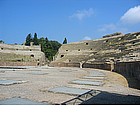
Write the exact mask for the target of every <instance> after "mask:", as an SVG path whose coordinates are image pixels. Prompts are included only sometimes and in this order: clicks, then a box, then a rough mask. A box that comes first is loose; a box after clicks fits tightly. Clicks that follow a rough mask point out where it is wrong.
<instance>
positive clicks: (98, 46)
mask: <svg viewBox="0 0 140 140" xmlns="http://www.w3.org/2000/svg"><path fill="white" fill-rule="evenodd" d="M50 66H60V67H63V66H64V67H80V68H82V67H83V68H97V69H104V70H110V71H115V72H118V73H121V74H122V75H124V76H126V75H127V76H126V77H129V78H130V77H133V78H135V79H136V80H138V81H139V83H140V32H135V33H128V34H122V33H114V34H110V35H106V36H103V38H100V39H96V40H87V41H81V42H76V43H70V44H63V45H62V46H61V48H60V49H59V52H58V53H57V55H56V56H55V59H54V61H53V62H52V63H51V64H50ZM139 85H140V84H139Z"/></svg>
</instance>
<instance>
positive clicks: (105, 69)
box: [0, 32, 140, 105]
mask: <svg viewBox="0 0 140 140" xmlns="http://www.w3.org/2000/svg"><path fill="white" fill-rule="evenodd" d="M0 104H1V105H4V104H38V105H39V104H42V105H46V104H47V105H79V104H83V105H88V104H91V105H93V104H140V32H135V33H128V34H122V33H119V32H118V33H114V34H109V35H105V36H103V37H102V38H100V39H96V40H85V41H80V42H74V43H69V44H63V45H62V46H61V47H60V48H59V50H58V52H57V54H56V55H55V57H54V59H53V61H52V62H50V63H48V61H47V60H46V59H45V55H44V53H43V52H41V46H34V45H32V44H31V46H25V45H10V44H3V43H1V44H0Z"/></svg>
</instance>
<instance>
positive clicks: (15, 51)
mask: <svg viewBox="0 0 140 140" xmlns="http://www.w3.org/2000/svg"><path fill="white" fill-rule="evenodd" d="M43 64H45V55H44V53H43V52H41V47H40V46H25V45H9V44H0V66H6V65H7V66H8V65H10V66H11V65H14V66H15V65H18V66H19V65H22V66H24V65H31V66H33V65H34V66H36V65H43Z"/></svg>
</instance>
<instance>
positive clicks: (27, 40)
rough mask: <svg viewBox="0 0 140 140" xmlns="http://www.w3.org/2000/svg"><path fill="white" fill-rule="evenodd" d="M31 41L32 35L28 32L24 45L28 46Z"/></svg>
mask: <svg viewBox="0 0 140 140" xmlns="http://www.w3.org/2000/svg"><path fill="white" fill-rule="evenodd" d="M31 42H32V35H31V34H28V35H27V37H26V42H25V45H26V46H30V43H31Z"/></svg>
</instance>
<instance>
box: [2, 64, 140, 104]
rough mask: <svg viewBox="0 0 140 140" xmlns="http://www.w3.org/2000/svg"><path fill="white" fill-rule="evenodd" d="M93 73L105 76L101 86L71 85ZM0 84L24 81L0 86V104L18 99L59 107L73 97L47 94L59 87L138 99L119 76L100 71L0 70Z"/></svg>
mask: <svg viewBox="0 0 140 140" xmlns="http://www.w3.org/2000/svg"><path fill="white" fill-rule="evenodd" d="M93 71H94V73H96V72H97V73H99V72H101V73H103V74H104V75H105V77H104V78H101V79H102V80H103V82H104V85H103V86H90V85H77V84H72V83H71V82H72V81H74V80H77V79H81V78H83V77H85V76H90V73H91V72H93ZM94 79H95V78H94ZM97 79H98V78H97ZM0 80H19V81H26V82H24V83H22V84H13V85H8V86H4V85H0V100H3V99H7V98H12V97H18V98H19V97H20V98H24V99H30V100H32V101H37V102H47V103H48V104H60V103H62V102H65V101H67V100H70V99H72V98H74V97H75V96H73V95H69V94H61V93H59V94H58V93H57V94H55V93H52V92H48V90H49V89H51V88H55V87H60V86H66V87H76V88H83V89H94V90H100V91H107V92H109V93H117V94H122V95H136V96H140V91H139V90H136V89H131V88H128V83H127V81H126V79H125V78H124V77H123V76H121V75H119V74H117V73H112V72H109V71H103V70H94V69H80V68H58V67H55V68H54V67H47V66H44V67H26V69H3V68H0ZM89 80H90V79H89Z"/></svg>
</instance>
